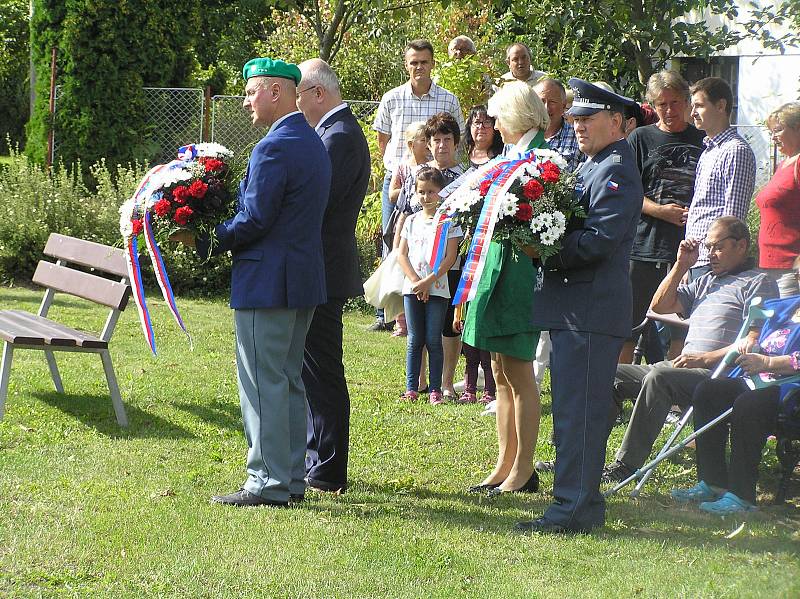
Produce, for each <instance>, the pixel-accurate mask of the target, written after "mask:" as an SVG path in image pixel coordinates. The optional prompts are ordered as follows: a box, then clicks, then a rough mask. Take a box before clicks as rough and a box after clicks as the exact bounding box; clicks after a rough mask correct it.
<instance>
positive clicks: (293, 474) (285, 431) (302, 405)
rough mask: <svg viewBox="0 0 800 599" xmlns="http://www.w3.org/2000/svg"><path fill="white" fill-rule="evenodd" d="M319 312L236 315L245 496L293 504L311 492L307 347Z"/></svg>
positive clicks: (286, 310) (269, 310)
mask: <svg viewBox="0 0 800 599" xmlns="http://www.w3.org/2000/svg"><path fill="white" fill-rule="evenodd" d="M313 315H314V308H263V309H257V310H234V322H235V325H236V366H237V373H238V380H239V399H240V401H241V406H242V420H243V422H244V434H245V437H246V438H247V447H248V451H247V482H245V484H244V485H243V487H244V488H245V490H247V491H249V492H251V493H253V494H255V495H259V496H260V497H263V498H264V499H269V500H272V501H288V500H289V494H290V493H293V494H294V493H296V494H299V493H302V492H303V491H304V490H305V481H304V478H305V453H306V410H307V408H306V395H305V388H304V387H303V379H302V368H303V347H304V345H305V341H306V333H307V331H308V327H309V326H310V324H311V318H312V317H313Z"/></svg>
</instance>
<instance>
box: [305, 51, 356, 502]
mask: <svg viewBox="0 0 800 599" xmlns="http://www.w3.org/2000/svg"><path fill="white" fill-rule="evenodd" d="M299 67H300V71H301V72H302V74H303V84H302V85H301V86H300V88H298V90H297V107H298V108H299V109H300V110H301V111H302V112H303V114H304V115H305V117H306V119H307V120H308V122H309V123H310V124H311V126H312V127H315V128H316V131H317V133H318V134H319V135H320V138H321V139H322V143H323V144H325V149H326V150H327V151H328V156H329V157H330V159H331V166H332V178H331V191H330V195H329V196H328V207H327V208H326V210H325V218H324V220H323V222H322V249H323V252H324V254H325V273H326V282H327V288H328V301H327V302H326V303H324V304H322V305H320V306H318V307H317V310H316V312H315V313H314V318H313V320H312V321H311V328H310V329H309V330H308V336H307V337H306V345H305V356H304V361H303V382H304V383H305V387H306V397H307V399H308V410H309V419H308V448H307V451H306V472H307V478H306V481H307V483H308V486H309V487H310V488H313V489H317V490H321V491H330V492H344V490H345V489H346V488H347V456H348V446H349V442H350V395H349V394H348V391H347V383H346V381H345V377H344V364H343V363H342V309H343V308H344V303H345V301H346V300H347V298H349V297H355V296H357V295H361V293H362V292H363V288H362V285H361V272H360V270H359V266H358V247H357V245H356V235H355V229H356V221H357V220H358V214H359V211H360V210H361V204H362V203H363V202H364V195H365V194H366V192H367V184H368V183H369V173H370V160H369V146H368V145H367V139H366V137H364V133H363V131H362V130H361V127H360V125H359V124H358V121H356V119H355V117H354V116H353V113H352V112H351V111H350V108H349V107H348V106H347V104H345V103H344V102H342V95H341V93H340V91H339V80H338V78H337V77H336V73H334V72H333V69H331V67H330V66H328V64H327V63H326V62H325V61H323V60H320V59H318V58H316V59H312V60H307V61H305V62H303V63H301V64H300V65H299Z"/></svg>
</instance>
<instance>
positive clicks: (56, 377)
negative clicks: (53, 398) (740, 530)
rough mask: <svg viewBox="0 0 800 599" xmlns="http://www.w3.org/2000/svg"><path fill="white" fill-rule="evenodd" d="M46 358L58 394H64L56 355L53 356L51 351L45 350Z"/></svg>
mask: <svg viewBox="0 0 800 599" xmlns="http://www.w3.org/2000/svg"><path fill="white" fill-rule="evenodd" d="M44 357H45V358H47V366H48V367H49V368H50V377H51V378H52V379H53V385H55V387H56V393H64V385H62V384H61V374H59V372H58V365H57V364H56V356H55V354H53V352H51V351H47V350H45V352H44Z"/></svg>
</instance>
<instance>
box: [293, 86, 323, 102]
mask: <svg viewBox="0 0 800 599" xmlns="http://www.w3.org/2000/svg"><path fill="white" fill-rule="evenodd" d="M316 88H317V86H316V85H312V86H311V87H307V88H305V89H299V90H297V92H296V93H295V94H294V95H295V97H296V98H297V99H298V100H299V99H300V96H301V94H304V93H306V92H307V91H309V90H311V89H316Z"/></svg>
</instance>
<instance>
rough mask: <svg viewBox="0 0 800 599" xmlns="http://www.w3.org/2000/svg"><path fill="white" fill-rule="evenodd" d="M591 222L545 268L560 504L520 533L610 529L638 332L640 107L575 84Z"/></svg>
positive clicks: (571, 228)
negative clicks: (626, 384)
mask: <svg viewBox="0 0 800 599" xmlns="http://www.w3.org/2000/svg"><path fill="white" fill-rule="evenodd" d="M569 85H570V87H572V88H573V91H574V94H575V101H574V102H573V104H572V108H571V109H570V110H569V114H570V116H572V117H574V128H575V134H576V136H577V139H578V146H579V147H580V150H581V151H582V152H583V153H584V154H586V156H587V157H588V159H587V160H586V162H585V163H584V164H583V165H582V166H581V167H580V168H579V170H578V176H579V178H578V188H577V190H576V193H578V194H579V195H580V198H581V204H582V205H583V207H584V210H585V212H586V216H585V217H584V218H580V219H573V220H572V221H571V222H570V223H569V225H568V227H567V232H566V234H565V237H564V239H563V241H562V245H563V248H562V249H561V251H560V252H559V253H558V254H556V255H555V256H553V257H552V258H549V259H548V260H547V261H546V262H545V263H544V264H543V265H541V267H540V269H539V272H538V280H537V285H536V288H535V291H534V302H533V324H534V325H535V326H537V327H539V328H540V329H541V330H549V331H550V339H551V341H552V353H551V359H550V369H551V377H552V389H553V427H554V431H555V444H556V463H555V479H554V483H553V496H554V501H553V503H552V504H551V505H550V506H549V507H548V508H547V510H546V511H545V513H544V515H543V516H542V517H540V518H538V519H535V520H532V521H529V522H520V523H518V524H517V526H516V530H517V531H520V532H542V533H561V532H587V531H589V530H591V529H593V528H596V527H598V526H602V525H603V524H604V522H605V501H604V499H603V495H602V494H601V493H600V488H599V487H600V476H601V474H602V471H603V462H604V459H605V455H606V442H607V440H608V434H609V432H610V430H611V425H612V422H610V419H609V414H610V413H611V409H610V406H611V404H612V402H613V399H612V385H613V383H614V372H615V370H616V362H617V357H618V356H619V352H620V349H621V348H622V344H623V342H624V340H625V338H626V337H627V336H628V335H629V334H630V319H631V285H630V278H629V276H628V259H629V255H630V251H631V244H632V243H633V237H634V233H635V232H636V224H637V222H638V221H639V213H640V212H641V208H642V197H643V191H642V182H641V177H640V176H639V171H638V169H637V168H636V162H635V160H634V157H633V154H632V152H631V149H630V146H629V145H628V143H627V142H626V141H625V139H624V137H623V129H622V127H623V126H624V123H625V117H624V110H625V107H626V106H630V105H632V104H633V100H630V99H629V98H625V97H623V96H619V95H617V94H615V93H613V92H609V91H606V90H604V89H602V88H600V87H597V86H596V85H592V84H591V83H587V82H586V81H583V80H581V79H570V80H569Z"/></svg>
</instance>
